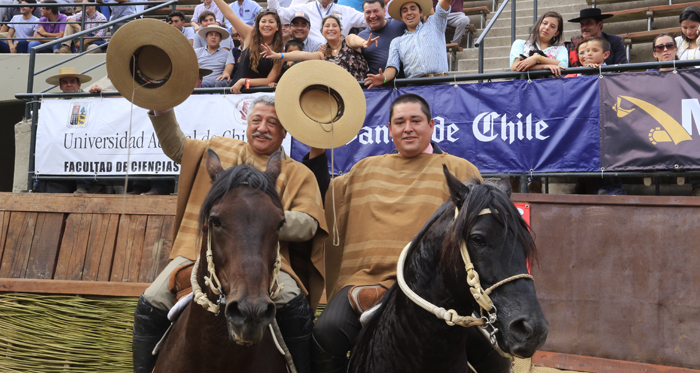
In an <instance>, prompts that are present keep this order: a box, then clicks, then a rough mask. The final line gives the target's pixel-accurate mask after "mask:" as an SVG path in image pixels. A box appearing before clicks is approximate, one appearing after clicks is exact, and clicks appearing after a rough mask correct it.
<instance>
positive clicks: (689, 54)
mask: <svg viewBox="0 0 700 373" xmlns="http://www.w3.org/2000/svg"><path fill="white" fill-rule="evenodd" d="M676 45H678V52H676V56H678V59H679V60H681V61H684V60H695V59H700V43H698V45H697V47H695V48H688V42H687V41H685V40H683V36H677V37H676Z"/></svg>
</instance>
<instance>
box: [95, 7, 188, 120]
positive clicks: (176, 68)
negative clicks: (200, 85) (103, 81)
mask: <svg viewBox="0 0 700 373" xmlns="http://www.w3.org/2000/svg"><path fill="white" fill-rule="evenodd" d="M198 69H199V63H198V62H197V55H196V54H195V53H194V49H192V45H190V42H189V41H188V40H187V38H186V37H185V35H183V34H182V32H181V31H180V30H178V29H177V28H175V27H173V26H171V25H169V24H167V23H165V22H162V21H158V20H155V19H140V20H136V21H131V22H129V23H127V24H126V25H124V26H122V27H121V28H119V30H118V31H117V32H116V33H115V34H114V36H112V40H111V41H110V43H109V49H107V73H108V74H109V78H110V79H111V80H112V84H114V88H116V89H117V91H119V93H121V95H122V96H124V97H125V98H126V99H127V100H129V101H132V96H133V101H132V102H133V103H134V105H137V106H140V107H142V108H146V109H151V110H166V109H169V108H172V107H175V106H177V105H179V104H181V103H182V102H183V101H185V100H186V99H187V97H189V96H190V94H191V93H192V90H193V89H194V86H195V83H196V82H197V79H198V78H199V75H198V74H199V70H198Z"/></svg>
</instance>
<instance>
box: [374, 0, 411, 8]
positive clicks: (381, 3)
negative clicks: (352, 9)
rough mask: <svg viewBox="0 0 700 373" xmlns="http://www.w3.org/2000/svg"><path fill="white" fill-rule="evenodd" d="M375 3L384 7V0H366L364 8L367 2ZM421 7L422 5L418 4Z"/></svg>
mask: <svg viewBox="0 0 700 373" xmlns="http://www.w3.org/2000/svg"><path fill="white" fill-rule="evenodd" d="M374 3H379V5H380V6H381V7H382V9H384V1H383V0H365V1H363V2H362V9H363V10H364V9H365V5H367V4H374ZM418 7H419V8H420V5H419V6H418Z"/></svg>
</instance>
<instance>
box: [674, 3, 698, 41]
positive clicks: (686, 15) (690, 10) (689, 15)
mask: <svg viewBox="0 0 700 373" xmlns="http://www.w3.org/2000/svg"><path fill="white" fill-rule="evenodd" d="M685 20H688V21H693V22H698V23H700V8H698V7H696V6H689V7H687V8H685V9H683V13H681V15H680V16H679V17H678V23H681V22H683V21H685ZM681 37H682V38H683V40H685V41H690V39H688V37H687V36H685V33H684V32H681Z"/></svg>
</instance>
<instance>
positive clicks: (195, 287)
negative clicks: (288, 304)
mask: <svg viewBox="0 0 700 373" xmlns="http://www.w3.org/2000/svg"><path fill="white" fill-rule="evenodd" d="M211 236H212V233H211V229H209V225H208V224H207V253H206V256H207V272H209V276H204V284H205V285H207V286H208V287H209V289H211V291H212V292H213V293H214V294H215V295H218V296H219V299H217V300H216V302H212V301H211V300H209V298H208V297H207V294H206V293H204V292H203V291H202V287H201V286H199V281H197V273H198V272H199V259H200V258H201V255H200V256H199V257H197V261H196V262H195V263H194V267H192V275H191V276H190V282H191V283H192V292H193V293H194V301H195V302H196V303H197V304H199V305H200V306H202V307H204V309H206V310H207V311H209V312H211V313H214V314H216V315H217V316H218V315H219V310H220V309H221V305H222V304H224V303H226V295H225V294H224V293H223V291H222V290H221V282H219V278H218V277H217V276H216V268H215V267H214V258H213V257H214V254H213V252H212V250H211ZM280 268H282V259H281V257H280V243H279V241H278V242H277V255H276V257H275V267H274V269H273V270H272V275H271V280H270V299H275V298H276V297H277V295H278V294H279V293H280V291H281V290H282V288H283V287H284V285H283V284H280V283H279V282H278V281H277V276H278V275H279V273H280ZM273 289H274V291H273Z"/></svg>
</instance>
